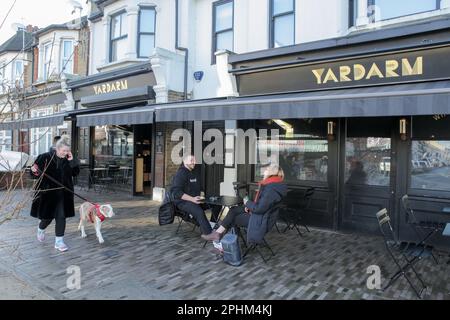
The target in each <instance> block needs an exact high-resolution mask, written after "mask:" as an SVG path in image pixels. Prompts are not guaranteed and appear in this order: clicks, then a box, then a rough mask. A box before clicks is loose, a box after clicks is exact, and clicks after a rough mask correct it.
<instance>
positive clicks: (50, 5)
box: [0, 0, 88, 44]
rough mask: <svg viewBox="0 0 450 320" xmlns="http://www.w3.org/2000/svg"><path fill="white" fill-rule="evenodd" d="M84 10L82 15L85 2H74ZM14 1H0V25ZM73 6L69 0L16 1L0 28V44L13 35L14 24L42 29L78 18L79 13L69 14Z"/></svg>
mask: <svg viewBox="0 0 450 320" xmlns="http://www.w3.org/2000/svg"><path fill="white" fill-rule="evenodd" d="M76 1H77V2H79V3H80V4H81V5H82V6H83V8H84V10H83V11H82V15H86V14H87V8H88V4H86V0H76ZM13 3H14V0H0V25H1V23H2V22H3V20H4V19H5V16H6V14H7V13H8V10H9V9H10V8H11V5H12V4H13ZM72 10H73V6H72V5H71V4H70V1H69V0H16V3H15V5H14V7H13V9H12V10H11V12H10V14H9V15H8V17H7V19H6V20H5V23H4V24H3V26H2V27H1V28H0V44H2V43H3V42H5V41H6V40H8V39H9V38H10V37H11V36H13V35H14V33H15V30H14V28H13V26H12V25H13V24H14V23H21V24H24V25H29V24H31V25H34V26H38V27H39V28H44V27H46V26H48V25H50V24H55V23H64V22H67V21H69V20H71V19H75V18H78V17H79V15H80V14H79V11H77V12H76V13H75V14H71V13H72Z"/></svg>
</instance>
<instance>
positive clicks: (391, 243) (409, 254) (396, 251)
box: [376, 209, 431, 299]
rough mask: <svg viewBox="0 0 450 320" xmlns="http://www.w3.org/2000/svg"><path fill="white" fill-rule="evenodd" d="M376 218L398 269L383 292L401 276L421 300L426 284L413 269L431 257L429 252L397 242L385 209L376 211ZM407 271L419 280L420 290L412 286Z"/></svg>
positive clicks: (387, 248)
mask: <svg viewBox="0 0 450 320" xmlns="http://www.w3.org/2000/svg"><path fill="white" fill-rule="evenodd" d="M376 216H377V219H378V224H379V227H380V231H381V234H382V235H383V239H384V244H385V247H386V250H387V251H388V253H389V256H390V257H391V259H392V261H394V263H395V265H396V266H397V268H398V271H397V272H396V273H394V274H393V275H392V276H391V278H390V279H389V282H388V284H387V285H386V286H385V287H384V288H383V291H385V290H387V289H388V288H389V287H390V286H391V285H392V284H394V282H395V281H396V280H397V279H399V278H400V277H401V276H404V277H405V279H406V280H407V281H408V283H409V285H410V286H411V288H412V289H413V290H414V292H415V294H416V295H417V297H418V298H419V299H421V296H422V292H423V291H424V290H425V289H426V284H425V282H424V281H423V280H422V278H421V277H420V275H419V273H418V272H417V270H416V269H415V268H414V265H415V264H416V263H417V262H418V261H420V260H421V259H422V258H424V257H429V256H430V255H431V251H430V250H429V249H427V248H423V247H420V246H414V245H411V244H406V243H402V242H399V241H398V238H397V235H396V233H395V232H394V229H393V228H392V224H391V219H390V217H389V215H388V213H387V210H386V209H382V210H380V211H378V212H377V214H376ZM409 269H411V270H412V271H413V273H414V274H415V276H416V278H417V279H418V280H419V282H420V284H421V288H420V289H418V288H416V286H415V285H414V284H413V281H412V278H411V277H410V276H409V275H408V271H409Z"/></svg>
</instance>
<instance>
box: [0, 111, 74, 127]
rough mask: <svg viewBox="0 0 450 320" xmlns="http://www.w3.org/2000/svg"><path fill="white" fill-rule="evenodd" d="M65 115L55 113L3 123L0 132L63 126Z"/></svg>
mask: <svg viewBox="0 0 450 320" xmlns="http://www.w3.org/2000/svg"><path fill="white" fill-rule="evenodd" d="M65 117H66V113H57V114H53V115H49V116H45V117H36V118H29V119H24V120H16V121H5V122H1V123H0V130H18V129H30V128H41V127H55V126H60V125H62V124H64V118H65Z"/></svg>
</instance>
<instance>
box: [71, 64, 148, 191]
mask: <svg viewBox="0 0 450 320" xmlns="http://www.w3.org/2000/svg"><path fill="white" fill-rule="evenodd" d="M155 83H156V80H155V77H154V74H153V72H152V69H151V65H150V63H140V64H135V65H132V66H128V67H123V68H120V69H115V70H114V71H108V72H101V73H97V74H94V75H91V76H88V77H84V78H81V79H78V80H72V81H70V82H69V83H68V85H69V88H70V90H71V91H72V94H73V99H74V101H75V110H74V111H73V112H70V113H69V116H68V118H69V119H71V120H72V122H73V125H72V137H74V138H73V143H74V144H75V145H74V150H76V151H77V156H78V158H79V159H80V162H81V164H82V170H81V173H80V177H79V178H78V185H79V186H81V187H86V188H93V189H95V190H96V191H98V192H110V191H114V192H118V191H119V192H125V193H131V194H133V195H151V184H152V147H153V146H152V135H153V128H152V126H153V110H152V109H151V107H149V106H151V105H152V104H154V99H155V93H154V91H153V86H154V85H155Z"/></svg>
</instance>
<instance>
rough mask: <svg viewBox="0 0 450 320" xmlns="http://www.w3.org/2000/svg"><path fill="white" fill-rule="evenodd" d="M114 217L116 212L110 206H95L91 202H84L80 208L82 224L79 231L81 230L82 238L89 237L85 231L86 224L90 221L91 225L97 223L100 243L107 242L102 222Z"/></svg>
mask: <svg viewBox="0 0 450 320" xmlns="http://www.w3.org/2000/svg"><path fill="white" fill-rule="evenodd" d="M113 216H114V211H113V208H112V207H111V205H109V204H102V205H94V204H92V203H89V202H84V203H83V204H82V205H81V206H80V224H79V225H78V230H81V237H82V238H86V237H87V234H86V232H85V231H84V226H85V223H86V222H88V221H89V222H91V223H95V233H96V235H97V238H98V242H99V243H103V242H105V240H103V237H102V233H101V229H102V222H103V220H105V218H111V217H113Z"/></svg>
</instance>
